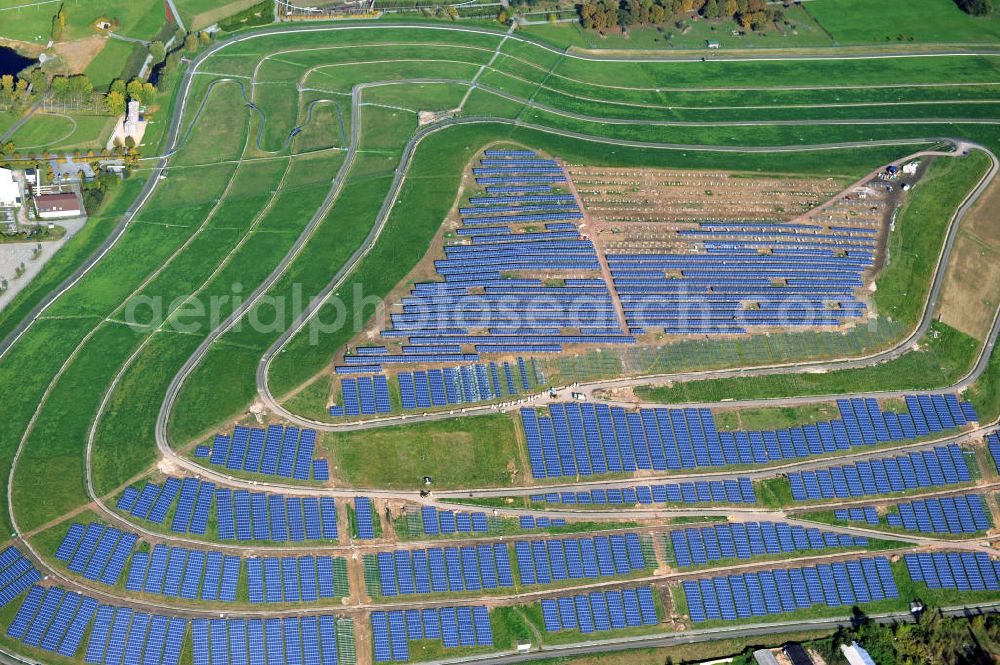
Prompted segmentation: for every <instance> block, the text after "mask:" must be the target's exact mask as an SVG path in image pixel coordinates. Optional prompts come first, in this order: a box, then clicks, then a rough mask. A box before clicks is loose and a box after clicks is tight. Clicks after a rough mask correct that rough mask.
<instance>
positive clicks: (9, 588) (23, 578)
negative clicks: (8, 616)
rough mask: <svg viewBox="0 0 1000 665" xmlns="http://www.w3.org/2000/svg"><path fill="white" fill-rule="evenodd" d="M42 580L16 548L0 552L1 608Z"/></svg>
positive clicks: (36, 570) (39, 574)
mask: <svg viewBox="0 0 1000 665" xmlns="http://www.w3.org/2000/svg"><path fill="white" fill-rule="evenodd" d="M41 579H42V574H41V573H40V572H38V569H36V568H35V567H34V566H33V565H32V563H31V561H29V560H28V559H27V558H26V557H25V556H24V555H23V554H21V551H20V550H18V549H17V548H16V547H13V546H8V547H7V548H6V549H4V550H3V552H0V607H6V606H7V605H8V604H9V603H10V602H11V601H12V600H14V599H15V598H17V597H18V596H20V595H21V594H22V593H24V591H25V590H26V589H28V588H29V587H31V585H33V584H34V583H35V582H38V581H39V580H41Z"/></svg>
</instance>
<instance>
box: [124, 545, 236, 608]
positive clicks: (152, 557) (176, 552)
mask: <svg viewBox="0 0 1000 665" xmlns="http://www.w3.org/2000/svg"><path fill="white" fill-rule="evenodd" d="M241 563H242V562H241V560H240V558H239V557H238V556H229V555H223V554H222V552H205V551H202V550H187V549H185V548H183V547H167V546H166V545H163V544H157V545H154V546H153V549H152V551H151V552H136V553H135V554H133V555H132V566H131V568H130V569H129V574H128V578H127V579H126V581H125V588H126V589H128V590H129V591H136V592H143V593H155V594H162V595H164V596H172V597H175V598H176V597H178V596H179V597H181V598H187V599H189V600H194V599H197V598H200V599H201V600H212V601H221V602H227V603H232V602H235V601H236V588H237V586H238V584H239V578H240V567H241Z"/></svg>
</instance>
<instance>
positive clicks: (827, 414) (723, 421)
mask: <svg viewBox="0 0 1000 665" xmlns="http://www.w3.org/2000/svg"><path fill="white" fill-rule="evenodd" d="M839 414H840V412H839V410H838V409H837V406H836V405H835V404H805V405H802V406H776V407H765V408H759V409H739V410H733V411H715V413H714V415H715V424H716V427H717V428H718V429H720V430H737V429H742V430H765V429H772V430H773V429H783V428H786V427H797V426H799V425H807V424H810V423H816V422H824V421H830V420H833V419H834V418H837V417H838V416H839Z"/></svg>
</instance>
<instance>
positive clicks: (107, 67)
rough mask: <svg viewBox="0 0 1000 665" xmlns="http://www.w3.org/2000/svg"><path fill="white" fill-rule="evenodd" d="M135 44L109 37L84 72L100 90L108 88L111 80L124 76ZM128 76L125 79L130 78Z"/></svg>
mask: <svg viewBox="0 0 1000 665" xmlns="http://www.w3.org/2000/svg"><path fill="white" fill-rule="evenodd" d="M133 48H134V46H133V44H130V43H128V42H123V41H119V40H117V39H108V40H106V41H105V42H104V48H102V49H101V50H100V52H99V53H98V54H97V55H96V56H94V59H93V60H91V61H90V63H89V64H88V65H87V68H86V69H84V70H83V73H84V74H86V75H87V76H88V77H90V81H91V83H93V84H94V87H95V88H97V89H98V90H104V89H107V87H108V86H109V85H111V82H112V81H114V80H115V79H117V78H122V77H123V76H122V70H123V68H124V67H125V62H126V61H127V60H128V59H129V56H131V55H132V49H133ZM128 78H129V77H128V76H125V77H124V79H125V80H128Z"/></svg>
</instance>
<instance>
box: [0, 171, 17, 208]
mask: <svg viewBox="0 0 1000 665" xmlns="http://www.w3.org/2000/svg"><path fill="white" fill-rule="evenodd" d="M20 205H21V188H20V186H18V184H17V180H14V172H13V171H11V170H10V169H0V208H17V207H20Z"/></svg>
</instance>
